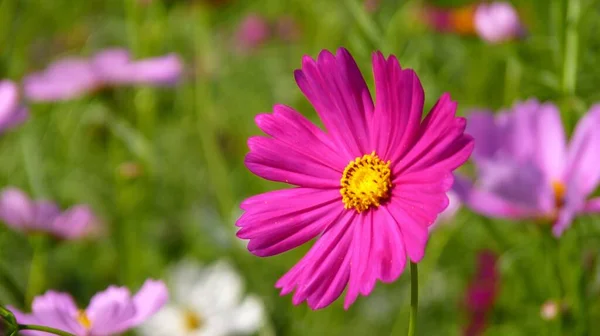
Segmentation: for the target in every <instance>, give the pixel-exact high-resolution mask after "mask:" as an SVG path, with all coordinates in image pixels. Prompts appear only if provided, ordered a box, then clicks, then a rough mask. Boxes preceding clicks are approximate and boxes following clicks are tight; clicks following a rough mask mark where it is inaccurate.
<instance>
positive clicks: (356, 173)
mask: <svg viewBox="0 0 600 336" xmlns="http://www.w3.org/2000/svg"><path fill="white" fill-rule="evenodd" d="M390 163H391V162H390V161H387V162H385V161H382V160H381V159H380V158H379V157H378V156H377V155H376V154H375V152H372V153H371V154H365V155H363V156H362V157H357V158H356V159H354V161H350V163H349V164H348V166H346V169H344V174H343V175H342V180H341V181H340V183H341V186H342V189H341V190H340V193H341V194H342V202H344V208H346V209H351V208H354V209H356V211H357V212H363V211H365V210H367V209H369V207H371V206H375V207H378V206H379V205H381V202H383V201H385V200H386V199H388V197H389V196H390V195H389V193H390V190H391V188H392V178H391V173H392V172H391V170H390Z"/></svg>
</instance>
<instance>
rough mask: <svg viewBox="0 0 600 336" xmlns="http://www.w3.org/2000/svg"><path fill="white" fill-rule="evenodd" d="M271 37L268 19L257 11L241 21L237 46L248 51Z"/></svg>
mask: <svg viewBox="0 0 600 336" xmlns="http://www.w3.org/2000/svg"><path fill="white" fill-rule="evenodd" d="M270 37H271V29H270V27H269V23H268V22H267V20H266V19H265V18H264V17H262V16H260V15H259V14H256V13H251V14H248V15H246V17H244V19H242V21H241V22H240V24H239V26H238V28H237V32H236V34H235V41H236V47H237V49H238V50H239V51H241V52H248V51H251V50H254V49H256V48H258V47H260V46H262V45H263V44H264V43H265V42H266V41H267V40H268V39H269V38H270Z"/></svg>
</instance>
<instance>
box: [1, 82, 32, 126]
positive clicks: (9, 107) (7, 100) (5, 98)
mask: <svg viewBox="0 0 600 336" xmlns="http://www.w3.org/2000/svg"><path fill="white" fill-rule="evenodd" d="M28 117H29V111H28V110H27V108H26V107H24V106H22V105H21V103H20V101H19V89H18V87H17V85H16V84H15V83H13V82H11V81H9V80H2V81H0V133H2V132H4V131H6V130H8V129H10V128H13V127H15V126H18V125H20V124H22V123H23V122H25V120H27V118H28Z"/></svg>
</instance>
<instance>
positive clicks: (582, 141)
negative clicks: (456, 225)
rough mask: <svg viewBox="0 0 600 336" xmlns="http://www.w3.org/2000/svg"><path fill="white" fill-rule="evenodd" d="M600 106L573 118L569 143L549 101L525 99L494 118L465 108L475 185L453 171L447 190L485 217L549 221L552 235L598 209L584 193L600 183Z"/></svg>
mask: <svg viewBox="0 0 600 336" xmlns="http://www.w3.org/2000/svg"><path fill="white" fill-rule="evenodd" d="M599 128H600V105H594V106H592V108H591V109H590V111H589V112H588V113H587V114H586V115H585V116H584V117H583V118H582V119H581V120H580V121H579V123H578V125H577V127H576V129H575V132H574V134H573V137H572V139H571V143H570V144H569V146H567V140H566V134H565V130H564V129H563V125H562V121H561V118H560V114H559V112H558V109H557V107H556V106H555V105H553V104H551V103H544V104H540V103H539V102H538V101H536V100H529V101H526V102H524V103H518V104H516V105H515V106H514V107H513V109H512V110H510V111H503V112H501V113H499V114H498V115H494V114H492V112H490V111H480V112H473V113H471V115H470V116H469V124H468V127H467V133H469V134H471V135H473V137H474V138H475V150H474V151H473V157H472V158H473V162H474V163H475V166H476V168H477V175H478V178H477V182H476V185H473V183H472V182H471V181H469V180H468V179H466V178H464V177H460V176H457V178H456V181H455V183H454V186H453V189H454V190H455V191H456V193H457V194H458V195H459V196H460V198H461V200H462V201H463V203H464V204H465V205H467V206H468V207H469V208H471V209H473V210H474V211H476V212H479V213H481V214H482V215H485V216H490V217H498V218H508V219H537V220H544V221H551V222H553V223H554V224H553V228H552V230H553V232H554V234H555V235H556V236H560V235H561V234H562V232H563V231H564V230H565V229H566V228H567V227H569V226H570V224H571V222H572V220H573V218H575V216H577V215H578V214H583V213H591V212H594V213H595V212H600V198H593V199H591V200H588V199H587V198H588V196H589V195H590V194H591V193H592V192H593V191H594V190H595V189H596V187H597V186H598V184H599V182H600V169H599V168H598V167H599V165H600V156H598V153H600V133H598V132H597V130H598V129H599Z"/></svg>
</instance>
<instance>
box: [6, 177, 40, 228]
mask: <svg viewBox="0 0 600 336" xmlns="http://www.w3.org/2000/svg"><path fill="white" fill-rule="evenodd" d="M35 214H36V209H35V206H34V204H33V202H32V201H31V200H30V199H29V197H28V196H27V195H26V194H25V193H24V192H22V191H21V190H19V189H16V188H10V187H9V188H6V189H4V190H3V191H2V194H0V218H1V219H2V221H4V223H6V225H8V226H10V227H12V228H13V229H16V230H19V231H25V230H29V229H32V227H31V226H32V223H33V219H34V218H35Z"/></svg>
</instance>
